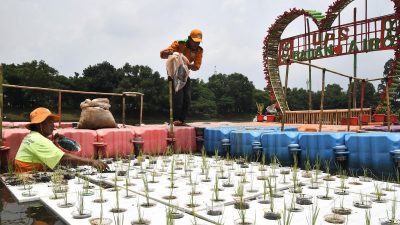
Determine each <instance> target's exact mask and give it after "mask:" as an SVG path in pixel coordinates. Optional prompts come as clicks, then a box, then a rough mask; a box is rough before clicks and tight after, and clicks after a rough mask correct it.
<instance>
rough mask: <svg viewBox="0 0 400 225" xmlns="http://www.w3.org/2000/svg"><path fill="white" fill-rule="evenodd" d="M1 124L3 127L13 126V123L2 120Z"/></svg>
mask: <svg viewBox="0 0 400 225" xmlns="http://www.w3.org/2000/svg"><path fill="white" fill-rule="evenodd" d="M2 126H3V128H11V127H14V123H13V122H7V121H3V123H2Z"/></svg>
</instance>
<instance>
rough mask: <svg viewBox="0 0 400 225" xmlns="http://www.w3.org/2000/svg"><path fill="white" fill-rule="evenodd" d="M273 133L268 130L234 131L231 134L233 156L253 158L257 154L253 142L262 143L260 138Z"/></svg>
mask: <svg viewBox="0 0 400 225" xmlns="http://www.w3.org/2000/svg"><path fill="white" fill-rule="evenodd" d="M268 132H273V131H272V130H268V129H258V130H252V129H248V130H247V129H245V130H236V131H232V132H231V134H230V141H231V154H232V155H233V156H249V157H253V156H254V154H255V153H256V152H255V151H254V150H253V142H260V136H261V134H263V133H268Z"/></svg>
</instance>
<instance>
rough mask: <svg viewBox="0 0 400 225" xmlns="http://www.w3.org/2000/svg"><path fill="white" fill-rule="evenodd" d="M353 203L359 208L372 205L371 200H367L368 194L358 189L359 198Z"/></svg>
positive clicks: (367, 207) (366, 207)
mask: <svg viewBox="0 0 400 225" xmlns="http://www.w3.org/2000/svg"><path fill="white" fill-rule="evenodd" d="M353 205H354V206H355V207H357V208H361V209H369V208H371V207H372V202H371V201H369V200H368V196H367V195H366V194H363V193H362V192H361V191H360V198H359V199H358V200H355V201H353Z"/></svg>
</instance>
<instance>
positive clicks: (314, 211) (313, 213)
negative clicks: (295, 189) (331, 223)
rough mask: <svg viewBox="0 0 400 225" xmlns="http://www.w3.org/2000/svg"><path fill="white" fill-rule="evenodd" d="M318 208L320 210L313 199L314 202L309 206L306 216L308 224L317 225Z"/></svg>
mask: <svg viewBox="0 0 400 225" xmlns="http://www.w3.org/2000/svg"><path fill="white" fill-rule="evenodd" d="M319 210H320V208H319V207H318V203H317V201H316V200H314V204H313V205H312V206H311V209H310V212H309V214H308V215H307V216H306V220H307V224H308V225H317V219H318V215H319Z"/></svg>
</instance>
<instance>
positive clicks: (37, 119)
mask: <svg viewBox="0 0 400 225" xmlns="http://www.w3.org/2000/svg"><path fill="white" fill-rule="evenodd" d="M29 116H30V119H31V121H30V123H29V124H27V125H26V126H25V127H26V128H28V129H30V127H31V125H32V124H39V123H42V122H43V121H45V120H46V119H47V118H48V117H51V118H53V121H55V122H56V121H60V116H58V115H55V114H52V113H51V112H50V110H48V109H46V108H44V107H39V108H36V109H34V110H33V111H32V112H31V113H30V114H29Z"/></svg>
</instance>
